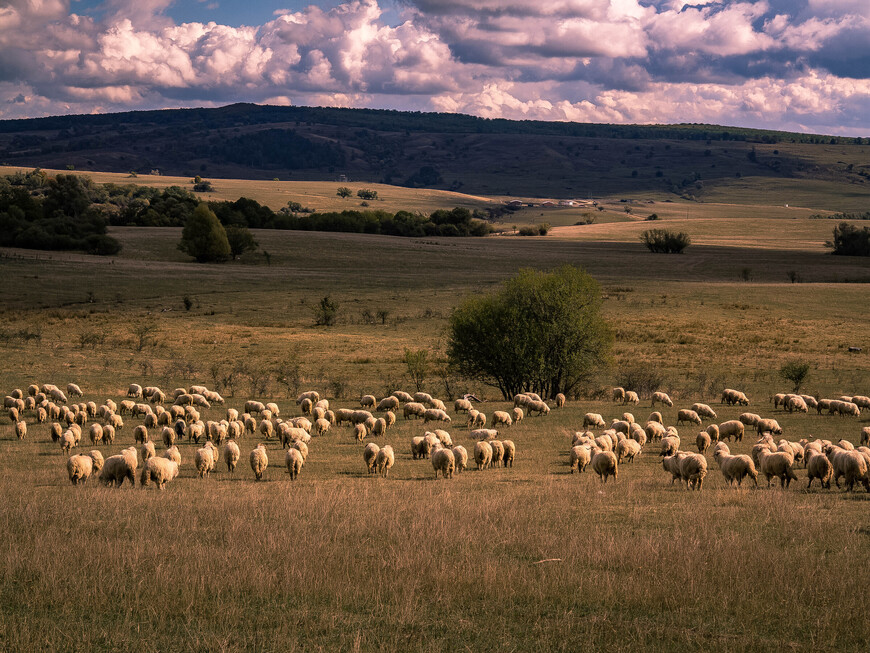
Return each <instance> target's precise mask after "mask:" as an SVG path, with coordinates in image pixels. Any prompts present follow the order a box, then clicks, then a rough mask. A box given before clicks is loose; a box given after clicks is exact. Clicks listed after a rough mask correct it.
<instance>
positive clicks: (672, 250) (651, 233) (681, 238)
mask: <svg viewBox="0 0 870 653" xmlns="http://www.w3.org/2000/svg"><path fill="white" fill-rule="evenodd" d="M640 240H641V242H642V243H643V244H644V245H646V246H647V249H649V251H651V252H656V253H664V254H682V253H683V250H684V249H686V247H688V246H689V245H690V244H691V242H692V240H691V238H689V234H687V233H686V232H684V231H680V232H679V233H676V232H673V231H670V230H669V229H650V230H648V231H644V232H643V233H642V234H641V235H640Z"/></svg>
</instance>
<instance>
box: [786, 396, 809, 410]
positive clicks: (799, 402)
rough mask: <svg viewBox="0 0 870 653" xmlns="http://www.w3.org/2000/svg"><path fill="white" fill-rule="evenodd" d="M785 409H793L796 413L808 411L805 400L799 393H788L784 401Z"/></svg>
mask: <svg viewBox="0 0 870 653" xmlns="http://www.w3.org/2000/svg"><path fill="white" fill-rule="evenodd" d="M785 409H786V410H787V411H788V412H790V413H794V412H795V411H796V412H798V413H807V412H809V406H807V402H805V401H804V399H803V397H801V396H799V395H789V396H788V399H786V402H785Z"/></svg>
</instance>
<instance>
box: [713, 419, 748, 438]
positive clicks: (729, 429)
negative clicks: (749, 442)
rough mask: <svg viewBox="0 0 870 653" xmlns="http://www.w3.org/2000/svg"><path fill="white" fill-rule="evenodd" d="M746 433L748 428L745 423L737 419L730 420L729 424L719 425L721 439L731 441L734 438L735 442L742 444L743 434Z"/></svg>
mask: <svg viewBox="0 0 870 653" xmlns="http://www.w3.org/2000/svg"><path fill="white" fill-rule="evenodd" d="M745 431H746V427H745V426H744V425H743V422H741V421H740V420H736V419H731V420H728V421H727V422H722V423H721V424H720V425H719V439H720V440H724V439H726V438H727V439H729V440H730V439H731V438H734V441H735V442H740V441H741V440H743V434H744V433H745Z"/></svg>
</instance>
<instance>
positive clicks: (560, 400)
mask: <svg viewBox="0 0 870 653" xmlns="http://www.w3.org/2000/svg"><path fill="white" fill-rule="evenodd" d="M554 399H555V402H556V408H564V407H565V395H564V394H562V393H561V392H560V393H558V394H557V395H556V396H555V397H554Z"/></svg>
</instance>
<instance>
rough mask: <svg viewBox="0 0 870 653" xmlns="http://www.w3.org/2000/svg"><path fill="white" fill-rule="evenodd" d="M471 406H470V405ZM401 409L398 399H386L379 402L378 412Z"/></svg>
mask: <svg viewBox="0 0 870 653" xmlns="http://www.w3.org/2000/svg"><path fill="white" fill-rule="evenodd" d="M456 401H457V402H458V401H462V400H461V399H457V400H456ZM469 405H470V404H469ZM398 409H399V400H398V399H396V397H384V398H383V399H381V400H380V401H379V402H378V407H377V409H376V410H377V411H378V412H379V413H383V412H386V411H388V410H398Z"/></svg>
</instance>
